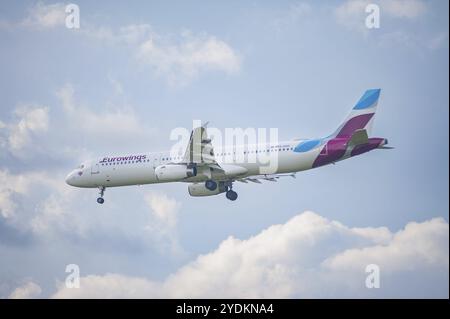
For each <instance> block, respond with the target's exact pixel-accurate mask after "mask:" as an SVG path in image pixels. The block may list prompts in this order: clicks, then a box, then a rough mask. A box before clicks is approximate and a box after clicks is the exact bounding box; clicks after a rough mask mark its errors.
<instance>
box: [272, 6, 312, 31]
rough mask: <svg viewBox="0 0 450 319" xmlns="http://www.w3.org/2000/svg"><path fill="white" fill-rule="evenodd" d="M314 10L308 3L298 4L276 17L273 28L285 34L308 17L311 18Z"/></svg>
mask: <svg viewBox="0 0 450 319" xmlns="http://www.w3.org/2000/svg"><path fill="white" fill-rule="evenodd" d="M312 11H313V9H312V7H311V5H310V4H308V3H306V2H296V3H293V4H291V5H290V6H289V8H288V9H287V10H285V11H284V12H282V13H281V14H279V15H278V16H277V17H275V18H274V19H273V20H272V21H271V22H270V24H271V26H272V27H273V28H274V29H275V30H276V31H278V32H284V31H285V29H286V28H287V27H290V26H292V25H295V24H296V23H298V22H300V21H301V20H302V19H304V18H305V17H307V16H310V15H311V13H312Z"/></svg>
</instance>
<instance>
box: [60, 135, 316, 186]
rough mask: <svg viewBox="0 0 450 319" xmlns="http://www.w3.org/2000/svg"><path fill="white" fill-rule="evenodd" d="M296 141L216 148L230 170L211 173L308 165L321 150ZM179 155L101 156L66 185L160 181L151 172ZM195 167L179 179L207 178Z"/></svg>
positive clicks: (82, 167) (289, 169)
mask: <svg viewBox="0 0 450 319" xmlns="http://www.w3.org/2000/svg"><path fill="white" fill-rule="evenodd" d="M298 143H299V141H298V140H297V141H289V142H282V143H278V144H259V145H255V144H253V145H237V146H233V147H224V148H220V147H216V148H215V159H216V161H217V163H218V164H219V165H220V166H221V167H224V168H227V169H228V168H229V171H230V172H232V173H231V175H230V176H227V175H226V174H225V175H224V174H222V175H216V176H212V177H213V178H214V179H215V180H218V181H219V180H228V179H230V178H235V177H237V176H236V173H235V172H234V171H233V168H234V167H239V168H242V169H244V170H243V171H242V170H241V171H240V172H239V174H238V177H239V178H244V177H247V176H254V175H264V174H280V173H292V172H298V171H302V170H306V169H310V168H312V164H313V162H314V159H315V158H316V157H317V156H318V154H319V152H320V151H321V149H320V148H314V149H312V150H310V151H308V152H301V153H299V152H294V151H293V149H294V147H295V145H297V144H298ZM182 160H183V158H182V156H171V155H170V152H158V153H147V154H138V155H129V156H111V157H103V158H99V159H97V160H92V161H88V162H85V163H83V164H82V165H80V166H79V167H78V168H77V169H75V170H73V171H72V172H71V173H70V174H69V175H68V176H67V178H66V181H67V183H68V184H69V185H72V186H77V187H102V186H103V187H116V186H127V185H141V184H153V183H162V182H167V181H161V180H159V179H158V177H157V175H156V174H155V169H156V168H157V167H158V166H160V165H164V164H168V163H172V164H176V163H178V162H180V163H181V162H182ZM205 169H208V172H206V171H203V170H202V168H201V167H199V171H198V174H197V176H195V177H190V178H185V179H183V180H180V181H181V182H202V181H206V180H208V179H210V178H212V177H211V175H209V168H205Z"/></svg>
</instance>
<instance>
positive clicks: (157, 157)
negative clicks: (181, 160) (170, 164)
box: [152, 154, 161, 168]
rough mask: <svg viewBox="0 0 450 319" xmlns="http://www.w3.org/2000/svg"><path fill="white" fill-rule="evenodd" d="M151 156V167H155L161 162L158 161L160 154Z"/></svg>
mask: <svg viewBox="0 0 450 319" xmlns="http://www.w3.org/2000/svg"><path fill="white" fill-rule="evenodd" d="M152 156H153V159H152V161H153V168H156V167H157V166H158V165H159V163H160V162H161V161H160V158H161V156H160V155H159V154H153V155H152Z"/></svg>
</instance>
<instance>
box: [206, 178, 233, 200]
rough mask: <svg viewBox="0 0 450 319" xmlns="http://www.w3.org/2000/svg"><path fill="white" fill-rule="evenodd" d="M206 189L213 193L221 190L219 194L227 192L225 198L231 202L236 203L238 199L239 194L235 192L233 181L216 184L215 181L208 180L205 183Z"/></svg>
mask: <svg viewBox="0 0 450 319" xmlns="http://www.w3.org/2000/svg"><path fill="white" fill-rule="evenodd" d="M205 187H206V188H207V189H208V190H210V191H212V192H213V191H215V190H216V189H217V188H219V190H218V192H219V193H223V192H225V197H226V198H228V199H229V200H231V201H235V200H236V199H237V198H238V194H237V193H236V192H235V191H233V182H232V181H220V182H216V181H213V180H212V179H208V180H207V181H206V182H205Z"/></svg>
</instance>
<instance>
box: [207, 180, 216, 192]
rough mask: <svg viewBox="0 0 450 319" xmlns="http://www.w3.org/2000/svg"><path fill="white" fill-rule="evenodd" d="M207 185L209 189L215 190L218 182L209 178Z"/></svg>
mask: <svg viewBox="0 0 450 319" xmlns="http://www.w3.org/2000/svg"><path fill="white" fill-rule="evenodd" d="M205 187H206V188H207V189H209V190H210V191H215V190H216V188H217V182H215V181H213V180H212V179H208V180H207V181H206V182H205Z"/></svg>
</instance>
